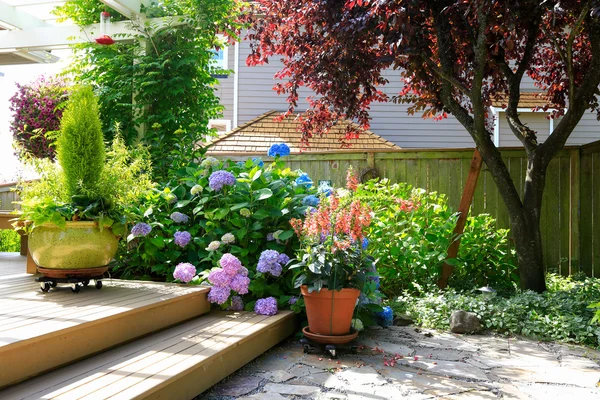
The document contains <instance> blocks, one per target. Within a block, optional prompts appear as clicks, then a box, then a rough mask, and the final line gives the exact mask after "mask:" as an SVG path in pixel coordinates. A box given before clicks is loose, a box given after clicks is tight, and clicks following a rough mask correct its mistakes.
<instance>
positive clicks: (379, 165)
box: [0, 141, 600, 277]
mask: <svg viewBox="0 0 600 400" xmlns="http://www.w3.org/2000/svg"><path fill="white" fill-rule="evenodd" d="M502 155H503V157H504V159H505V162H506V164H507V166H508V168H509V170H510V173H511V175H512V177H513V180H514V181H515V182H517V183H518V189H519V192H520V193H521V194H522V193H523V182H524V177H525V171H526V168H527V159H526V157H525V152H524V151H523V150H521V149H502ZM472 156H473V150H472V149H459V150H429V149H428V150H402V151H397V152H390V153H360V152H354V153H351V152H348V153H336V154H312V155H311V154H306V155H296V156H290V157H287V158H286V161H287V163H288V165H289V166H290V168H292V169H301V170H302V171H304V172H307V173H308V174H309V175H310V176H311V178H312V179H313V180H314V181H315V182H318V181H319V180H330V181H331V182H332V183H333V184H334V185H343V184H344V181H345V176H346V170H347V169H348V167H349V166H350V165H352V166H353V167H355V168H357V169H358V170H359V171H366V170H367V169H371V168H373V169H375V170H377V171H378V173H379V176H381V177H382V178H383V177H385V178H388V179H390V180H391V181H392V182H408V183H409V184H411V185H413V186H414V187H420V188H424V189H426V190H428V191H437V192H439V193H444V194H446V195H447V196H448V200H449V204H450V206H451V207H452V208H453V209H455V210H456V209H457V208H458V204H459V202H460V197H461V194H462V191H463V186H464V183H465V181H466V178H467V174H468V171H469V165H470V162H471V157H472ZM231 158H232V159H234V157H231ZM246 158H247V157H242V156H240V157H235V159H244V160H245V159H246ZM546 179H547V182H546V190H545V192H544V199H543V210H542V215H543V216H542V223H541V229H542V235H543V240H544V251H545V260H546V265H547V267H548V269H549V270H550V271H555V272H559V273H561V274H564V275H568V274H573V273H576V272H579V271H582V272H584V273H586V274H587V275H590V276H596V277H598V276H600V141H599V142H595V143H592V144H589V145H586V146H583V147H569V148H565V149H564V150H563V151H561V152H560V153H559V155H558V156H557V157H556V158H555V159H554V160H552V162H551V163H550V166H549V168H548V173H547V178H546ZM15 199H16V194H15V193H14V192H10V188H9V187H7V186H6V185H4V186H1V185H0V200H1V201H2V202H1V203H0V210H2V209H11V208H12V207H11V206H10V204H11V202H12V201H13V200H15ZM471 213H472V214H481V213H487V214H490V215H492V216H493V217H494V218H496V220H497V224H498V227H504V228H508V227H509V222H508V213H507V211H506V208H505V207H504V203H503V201H502V198H501V197H500V195H499V193H498V189H497V188H496V184H495V183H494V181H493V179H492V177H491V174H490V173H489V171H487V169H486V168H485V164H484V167H483V170H482V173H481V175H480V177H479V181H478V183H477V189H476V191H475V197H474V199H473V204H472V207H471Z"/></svg>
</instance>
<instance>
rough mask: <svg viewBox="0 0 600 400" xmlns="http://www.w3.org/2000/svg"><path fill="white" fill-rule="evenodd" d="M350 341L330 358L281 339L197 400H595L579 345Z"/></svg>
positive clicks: (408, 337) (591, 373)
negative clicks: (352, 348)
mask: <svg viewBox="0 0 600 400" xmlns="http://www.w3.org/2000/svg"><path fill="white" fill-rule="evenodd" d="M357 344H358V345H359V346H358V349H357V351H356V354H352V353H350V352H346V353H344V354H341V355H340V356H339V357H338V358H337V359H331V358H330V357H329V356H328V355H326V354H317V353H314V354H304V352H303V348H302V345H301V344H300V343H299V342H298V341H297V340H288V341H286V342H284V343H283V344H281V345H280V346H278V347H276V348H275V349H273V350H271V351H269V352H267V353H266V354H264V355H263V356H261V357H259V358H258V359H256V360H255V361H253V362H252V363H250V364H248V365H247V366H246V367H244V368H243V369H241V370H240V371H238V372H237V373H235V374H233V375H231V376H230V377H228V378H227V379H226V380H224V381H222V382H220V383H218V384H217V385H215V386H214V387H213V388H212V389H211V390H209V391H208V392H206V393H204V394H202V395H201V396H199V397H198V399H206V400H230V399H236V400H292V399H294V400H300V399H317V400H320V399H323V400H354V399H373V400H384V399H385V400H394V399H411V400H421V399H448V400H451V399H456V400H458V399H465V400H466V399H498V398H504V399H543V400H551V399H561V400H562V399H564V400H569V399H577V400H587V399H600V388H599V386H598V385H599V384H600V383H599V381H600V364H599V361H600V352H597V351H594V350H591V349H586V348H583V347H575V346H567V345H562V344H555V343H542V342H535V341H531V340H524V339H516V338H505V337H498V336H491V335H472V336H464V335H456V334H450V333H441V332H436V331H429V330H426V329H419V328H415V327H414V326H406V327H396V326H393V327H390V328H386V329H377V330H368V331H365V332H362V333H361V336H360V337H359V339H358V340H357Z"/></svg>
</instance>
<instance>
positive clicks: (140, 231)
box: [131, 222, 152, 237]
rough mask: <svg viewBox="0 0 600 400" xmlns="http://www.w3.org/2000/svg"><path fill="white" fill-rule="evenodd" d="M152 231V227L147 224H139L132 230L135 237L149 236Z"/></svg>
mask: <svg viewBox="0 0 600 400" xmlns="http://www.w3.org/2000/svg"><path fill="white" fill-rule="evenodd" d="M151 231H152V227H151V226H150V225H148V224H146V223H145V222H138V223H137V224H135V225H134V226H133V228H131V234H132V235H133V236H135V237H140V236H147V235H148V234H149V233H150V232H151Z"/></svg>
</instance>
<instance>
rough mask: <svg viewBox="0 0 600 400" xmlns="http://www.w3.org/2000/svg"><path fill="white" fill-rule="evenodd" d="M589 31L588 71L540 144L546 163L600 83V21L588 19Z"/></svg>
mask: <svg viewBox="0 0 600 400" xmlns="http://www.w3.org/2000/svg"><path fill="white" fill-rule="evenodd" d="M589 32H590V33H589V37H590V43H591V47H592V49H591V53H592V60H591V62H590V66H589V68H588V71H587V73H586V74H585V76H584V77H583V79H582V81H581V84H580V85H579V88H578V89H575V92H574V95H573V97H572V98H571V99H569V108H568V110H567V112H566V113H565V115H564V117H563V118H562V119H561V121H560V123H559V124H558V125H557V126H556V128H554V132H552V134H551V135H550V137H549V138H548V139H547V140H546V141H545V142H544V143H543V144H541V145H540V149H539V151H540V153H541V156H542V157H543V160H544V162H545V163H546V164H548V163H549V162H550V160H552V158H553V157H554V156H555V155H556V154H557V153H558V152H559V151H560V150H561V149H562V148H563V147H564V145H565V143H566V142H567V139H568V138H569V136H570V135H571V132H573V129H575V126H577V124H578V123H579V121H580V120H581V117H582V116H583V114H584V113H585V111H586V110H587V109H588V105H589V102H590V100H591V99H592V96H594V95H596V94H597V92H598V86H599V85H600V22H592V21H591V20H590V24H589Z"/></svg>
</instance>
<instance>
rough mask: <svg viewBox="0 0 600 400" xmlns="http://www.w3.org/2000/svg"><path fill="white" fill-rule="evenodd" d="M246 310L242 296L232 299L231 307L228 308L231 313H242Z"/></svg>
mask: <svg viewBox="0 0 600 400" xmlns="http://www.w3.org/2000/svg"><path fill="white" fill-rule="evenodd" d="M243 309H244V302H243V301H242V298H241V297H240V296H232V297H231V305H230V306H229V307H227V310H229V311H242V310H243Z"/></svg>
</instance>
